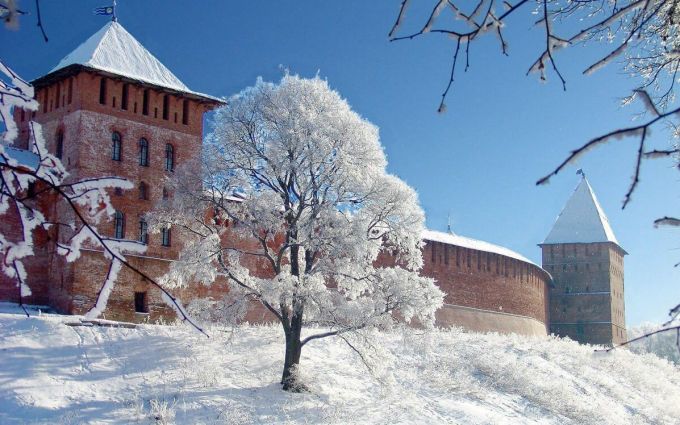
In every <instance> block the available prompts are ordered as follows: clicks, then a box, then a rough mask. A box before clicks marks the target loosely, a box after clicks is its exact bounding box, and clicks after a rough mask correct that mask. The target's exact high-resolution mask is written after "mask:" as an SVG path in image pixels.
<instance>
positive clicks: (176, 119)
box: [175, 112, 177, 124]
mask: <svg viewBox="0 0 680 425" xmlns="http://www.w3.org/2000/svg"><path fill="white" fill-rule="evenodd" d="M175 124H177V112H175Z"/></svg>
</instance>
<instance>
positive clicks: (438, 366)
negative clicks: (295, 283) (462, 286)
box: [0, 313, 680, 424]
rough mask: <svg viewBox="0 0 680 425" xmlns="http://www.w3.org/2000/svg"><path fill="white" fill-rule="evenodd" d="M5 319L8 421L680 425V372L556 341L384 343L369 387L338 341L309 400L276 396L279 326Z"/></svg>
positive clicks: (314, 366)
mask: <svg viewBox="0 0 680 425" xmlns="http://www.w3.org/2000/svg"><path fill="white" fill-rule="evenodd" d="M77 319H78V318H75V317H64V316H56V315H42V316H40V317H31V318H26V317H25V316H22V315H20V314H9V313H4V314H1V313H0V423H2V424H15V423H16V424H19V423H45V424H48V423H49V424H60V423H61V424H76V423H120V424H124V423H181V424H188V423H191V424H200V423H205V424H218V423H219V424H250V423H277V424H278V423H291V424H298V423H335V424H347V423H360V424H369V423H370V424H373V423H375V424H383V423H385V424H386V423H389V424H395V423H414V424H415V423H418V424H424V423H427V424H438V423H447V424H448V423H475V424H478V423H494V424H495V423H512V424H522V423H524V424H565V423H566V424H569V423H573V424H588V423H592V424H607V423H613V424H635V423H640V424H643V423H644V424H648V423H668V424H671V423H678V422H679V421H680V369H678V368H677V367H676V366H673V365H671V364H670V363H668V362H666V361H664V360H660V359H658V358H656V357H654V356H652V355H646V356H640V355H635V354H632V353H630V352H628V351H626V350H618V351H615V352H614V353H613V354H611V355H609V354H608V355H602V354H594V353H593V351H592V348H589V347H584V346H579V345H577V344H576V343H573V342H570V341H564V340H557V339H549V338H542V339H540V338H533V339H530V338H521V337H505V336H499V335H481V334H474V333H463V332H460V331H457V330H453V331H436V332H434V333H432V334H429V335H426V334H422V333H421V332H419V331H410V332H408V334H402V333H392V334H388V335H384V334H383V335H381V336H380V338H381V339H382V340H383V343H384V344H383V345H384V347H385V350H384V353H382V356H383V357H382V360H381V361H380V364H381V365H382V366H383V367H382V368H379V369H380V370H379V371H377V372H374V375H375V376H372V375H371V374H370V373H368V372H367V369H366V368H365V366H364V365H363V364H362V363H361V362H360V360H359V359H358V357H357V356H356V354H354V353H353V352H352V351H351V350H350V349H349V348H348V347H347V346H346V345H345V344H344V343H343V342H342V341H341V340H338V339H326V340H320V341H315V342H314V343H310V344H309V345H308V346H307V347H305V350H303V360H302V362H303V368H304V369H303V376H304V379H305V380H306V382H307V383H308V384H309V386H310V387H311V389H312V392H311V393H308V394H288V393H284V392H282V391H280V390H279V389H278V385H277V384H276V382H277V378H279V374H280V367H281V359H282V335H281V332H280V331H279V329H278V328H277V327H249V326H245V327H241V328H238V329H236V330H235V331H234V332H233V333H231V332H225V331H224V330H218V329H213V330H212V331H211V332H210V334H211V338H210V339H207V338H205V337H203V336H201V335H199V334H197V333H196V332H194V331H192V330H191V329H189V328H186V327H184V326H153V325H143V326H138V327H137V328H136V329H126V328H109V327H70V326H66V325H65V324H64V322H74V321H77Z"/></svg>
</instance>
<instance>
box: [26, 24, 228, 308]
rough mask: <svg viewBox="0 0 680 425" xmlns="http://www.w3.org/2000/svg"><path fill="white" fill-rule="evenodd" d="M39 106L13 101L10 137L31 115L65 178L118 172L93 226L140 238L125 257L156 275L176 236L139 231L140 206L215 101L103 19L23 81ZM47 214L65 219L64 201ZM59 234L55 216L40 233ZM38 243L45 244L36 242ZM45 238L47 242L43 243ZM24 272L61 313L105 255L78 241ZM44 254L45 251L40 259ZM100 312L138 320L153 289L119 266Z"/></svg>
mask: <svg viewBox="0 0 680 425" xmlns="http://www.w3.org/2000/svg"><path fill="white" fill-rule="evenodd" d="M32 83H33V85H34V87H35V89H36V98H37V99H38V101H39V102H40V109H39V110H38V111H36V112H34V113H32V115H31V116H28V115H29V114H26V113H25V111H15V119H16V121H17V122H18V123H19V125H20V128H21V130H20V135H19V139H18V143H17V144H18V147H25V146H27V140H28V134H29V132H28V122H29V120H34V121H36V122H39V123H40V124H41V125H42V128H43V135H44V137H45V140H46V142H47V147H48V149H49V150H50V151H51V152H52V153H54V154H56V156H58V157H59V158H61V160H62V162H63V163H64V165H65V167H66V169H67V171H68V172H69V175H70V177H71V178H73V179H83V178H90V177H92V178H96V177H103V176H120V177H124V178H126V179H128V180H130V181H131V182H132V183H133V185H134V188H133V189H131V190H126V191H119V192H112V193H110V196H111V200H112V204H113V206H114V208H115V209H116V214H115V216H114V220H111V221H110V222H107V223H102V224H100V225H99V226H98V229H99V231H100V233H102V234H103V235H106V236H109V237H112V238H121V239H128V240H136V241H139V242H141V243H145V244H147V245H148V247H147V251H146V253H145V254H144V255H140V256H136V257H133V258H132V260H131V262H132V263H133V265H135V266H137V267H138V268H141V269H143V270H145V273H147V274H148V275H149V276H151V277H153V278H157V277H159V276H160V275H162V274H163V273H164V272H165V270H166V269H167V265H168V264H169V262H170V261H172V260H173V259H175V258H177V256H178V253H179V251H180V249H181V245H182V240H181V238H179V237H178V235H176V234H175V235H173V234H172V233H171V232H172V229H170V230H168V231H167V232H166V231H163V232H162V233H161V234H158V235H156V234H149V233H148V231H147V224H146V219H145V216H144V215H145V214H146V213H148V212H149V211H151V210H152V208H153V206H154V205H155V204H156V203H157V202H159V201H160V200H162V199H166V198H169V197H172V191H171V190H170V189H169V188H167V187H165V185H166V181H167V179H168V178H169V177H170V176H171V175H172V174H173V172H174V171H175V169H176V168H177V167H179V166H181V165H182V164H184V163H187V162H189V161H191V160H192V158H195V157H196V156H197V155H199V153H200V151H201V143H202V136H203V113H204V112H206V111H208V110H210V109H213V108H215V107H216V106H218V105H220V104H221V103H223V101H221V100H219V99H217V98H214V97H212V96H209V95H205V94H202V93H198V92H195V91H193V90H191V89H189V88H188V87H187V86H186V85H185V84H184V83H182V81H180V80H179V78H177V77H176V76H175V75H174V74H173V73H172V72H171V71H170V70H169V69H168V68H167V67H165V66H164V65H163V64H162V63H161V62H160V61H159V60H158V59H157V58H155V57H154V56H153V55H152V54H151V53H150V52H149V51H148V50H147V49H146V48H145V47H144V46H143V45H142V44H141V43H139V41H137V40H136V39H135V38H134V37H133V36H132V35H131V34H130V33H129V32H128V31H127V30H125V28H123V26H122V25H121V24H120V23H118V22H116V21H112V22H108V23H107V24H106V25H104V26H103V27H102V28H101V29H100V30H99V31H97V32H96V33H95V34H94V35H92V36H91V37H90V38H88V39H87V40H86V41H85V42H83V43H82V44H81V45H80V46H78V47H77V48H76V49H75V50H73V51H72V52H71V53H69V54H68V55H66V56H65V57H64V58H63V59H62V60H61V61H60V62H59V63H58V64H57V66H56V67H54V68H53V69H52V70H51V71H49V72H48V73H47V74H46V75H44V76H41V77H39V78H38V79H36V80H35V81H33V82H32ZM53 214H54V217H53V220H54V221H55V222H56V223H69V222H73V217H70V216H69V215H70V214H73V213H72V211H69V209H68V208H63V207H61V206H59V205H55V206H54V210H53ZM68 237H69V230H68V228H63V226H61V227H60V226H55V227H54V228H53V229H52V230H50V233H49V234H48V235H46V238H47V239H52V240H55V239H56V240H57V241H59V240H63V239H64V238H68ZM46 246H47V244H46ZM52 246H53V245H52ZM40 257H41V258H42V263H41V265H40V266H39V267H36V269H35V270H32V271H31V273H30V279H32V280H34V281H33V282H31V286H32V287H33V288H36V290H34V293H36V294H37V295H36V297H35V300H34V301H36V302H38V303H41V304H49V305H51V306H52V307H54V308H56V309H57V310H59V311H61V312H65V313H73V314H82V313H84V312H86V311H88V310H89V309H90V308H91V307H92V306H93V303H94V300H95V299H96V297H97V294H98V291H99V290H100V285H101V282H103V281H104V279H105V277H106V272H107V264H108V262H107V261H106V260H105V259H104V258H103V254H102V252H100V251H97V250H94V249H92V250H87V249H86V250H85V251H84V253H83V255H82V256H81V257H80V258H79V259H78V260H77V261H75V262H73V263H65V262H64V261H63V258H62V257H61V256H58V255H53V254H52V253H51V252H45V253H44V255H40ZM45 259H46V260H45ZM109 307H110V309H109V310H108V311H109V312H117V313H116V314H111V313H105V314H107V317H110V318H116V319H124V320H140V319H143V318H144V317H146V316H145V315H147V314H151V315H152V318H153V317H154V315H156V316H157V314H161V310H163V309H165V307H164V303H163V302H162V301H161V299H160V293H157V292H154V291H153V288H152V287H151V286H150V285H148V283H147V282H145V281H143V280H141V279H140V278H139V277H138V276H135V275H134V274H132V273H129V272H127V271H125V270H124V271H123V272H122V273H121V274H120V275H119V277H118V284H117V285H116V288H115V289H114V293H113V294H112V295H111V298H110V302H109Z"/></svg>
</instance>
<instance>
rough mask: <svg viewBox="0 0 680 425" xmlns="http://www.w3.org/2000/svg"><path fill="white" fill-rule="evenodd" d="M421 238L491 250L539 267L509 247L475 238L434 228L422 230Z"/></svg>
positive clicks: (478, 249)
mask: <svg viewBox="0 0 680 425" xmlns="http://www.w3.org/2000/svg"><path fill="white" fill-rule="evenodd" d="M423 239H424V240H426V241H432V242H441V243H445V244H448V245H456V246H462V247H463V248H469V249H476V250H477V251H485V252H491V253H493V254H499V255H503V256H506V257H510V258H514V259H515V260H519V261H523V262H525V263H529V264H533V265H534V266H536V267H539V268H540V266H539V265H538V264H536V263H534V262H533V261H531V260H529V259H528V258H526V257H525V256H523V255H521V254H518V253H517V252H515V251H513V250H511V249H508V248H505V247H502V246H498V245H494V244H492V243H489V242H484V241H480V240H477V239H471V238H466V237H464V236H458V235H456V234H453V233H444V232H437V231H436V230H425V231H424V232H423Z"/></svg>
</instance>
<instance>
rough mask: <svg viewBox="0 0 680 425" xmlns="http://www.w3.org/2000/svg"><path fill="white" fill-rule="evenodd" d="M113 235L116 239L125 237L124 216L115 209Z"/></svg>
mask: <svg viewBox="0 0 680 425" xmlns="http://www.w3.org/2000/svg"><path fill="white" fill-rule="evenodd" d="M113 237H114V238H116V239H123V238H124V237H125V216H124V215H123V213H122V212H120V211H116V213H115V214H114V228H113Z"/></svg>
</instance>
